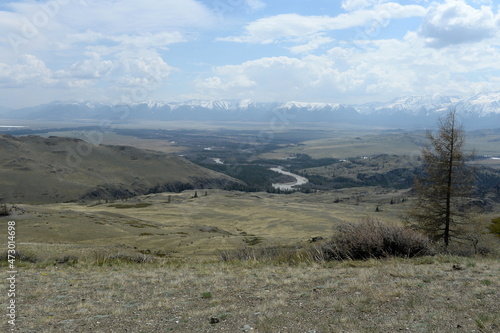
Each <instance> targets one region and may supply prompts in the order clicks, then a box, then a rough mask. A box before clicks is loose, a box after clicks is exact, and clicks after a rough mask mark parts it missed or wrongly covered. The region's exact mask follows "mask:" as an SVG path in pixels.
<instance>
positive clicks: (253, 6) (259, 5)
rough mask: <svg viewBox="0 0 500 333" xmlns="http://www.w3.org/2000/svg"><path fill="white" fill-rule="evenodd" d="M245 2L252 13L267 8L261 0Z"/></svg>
mask: <svg viewBox="0 0 500 333" xmlns="http://www.w3.org/2000/svg"><path fill="white" fill-rule="evenodd" d="M245 2H246V3H247V6H248V7H249V8H250V10H252V11H258V10H261V9H264V8H265V7H266V6H267V5H266V3H265V2H263V1H261V0H245Z"/></svg>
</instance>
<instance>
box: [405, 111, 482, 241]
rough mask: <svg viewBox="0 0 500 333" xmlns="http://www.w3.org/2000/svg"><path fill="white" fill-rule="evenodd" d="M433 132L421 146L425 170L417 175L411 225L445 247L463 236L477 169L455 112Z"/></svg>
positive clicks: (410, 215) (450, 113) (449, 113)
mask: <svg viewBox="0 0 500 333" xmlns="http://www.w3.org/2000/svg"><path fill="white" fill-rule="evenodd" d="M438 125H439V130H438V132H437V133H436V134H435V135H434V134H432V133H431V132H430V131H427V134H426V137H427V140H428V143H427V144H426V145H425V146H424V148H423V149H422V161H423V173H422V175H421V176H418V177H416V179H415V185H414V189H415V191H416V193H417V197H416V199H415V200H414V203H413V205H412V207H411V208H410V211H409V219H408V222H409V224H410V226H411V227H413V228H415V229H418V230H420V231H422V232H423V233H425V234H427V235H428V236H429V237H431V238H432V239H434V240H435V241H442V242H443V243H444V247H445V249H447V248H448V245H449V243H450V241H451V240H452V239H457V240H458V239H463V236H465V233H466V231H465V230H466V229H467V228H466V226H467V224H469V223H471V220H470V218H469V217H468V208H467V202H468V201H469V200H470V198H471V196H472V195H473V192H474V172H473V170H472V168H470V167H469V166H467V164H466V162H467V161H469V160H470V159H471V158H472V157H473V153H472V154H466V153H465V152H464V145H465V131H464V129H463V126H462V124H460V123H459V122H458V120H457V115H456V111H450V112H448V113H447V114H446V116H444V117H442V118H440V119H439V122H438Z"/></svg>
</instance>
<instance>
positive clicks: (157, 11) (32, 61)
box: [0, 0, 500, 108]
mask: <svg viewBox="0 0 500 333" xmlns="http://www.w3.org/2000/svg"><path fill="white" fill-rule="evenodd" d="M499 28H500V1H491V0H438V1H429V0H406V1H390V0H389V1H387V0H343V1H332V0H276V1H271V0H141V1H137V0H39V1H35V0H17V1H9V0H6V1H3V2H1V3H0V106H3V107H8V108H20V107H27V106H34V105H38V104H42V103H48V102H51V101H54V100H63V101H66V100H90V101H99V102H105V103H112V104H117V103H138V102H143V101H147V100H155V101H167V102H174V101H176V102H181V101H186V100H190V99H235V100H240V99H252V100H255V101H260V102H285V101H299V102H331V103H346V104H360V103H366V102H372V101H388V100H390V99H392V98H395V97H398V96H406V95H434V94H442V95H453V96H469V95H474V94H477V93H480V92H491V91H499V90H500V61H499V59H500V29H499Z"/></svg>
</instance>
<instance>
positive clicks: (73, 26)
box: [0, 0, 259, 98]
mask: <svg viewBox="0 0 500 333" xmlns="http://www.w3.org/2000/svg"><path fill="white" fill-rule="evenodd" d="M252 4H253V5H254V7H255V8H257V7H258V6H259V3H258V2H253V3H252ZM4 8H7V9H6V10H0V87H1V88H2V89H3V93H4V94H6V96H7V95H8V96H10V95H11V93H10V91H11V90H12V89H18V90H21V89H28V90H29V89H35V87H36V88H37V89H39V90H40V91H45V92H47V89H51V91H55V90H58V91H59V93H60V94H61V95H64V96H70V95H78V94H81V95H90V96H92V93H96V92H97V91H98V92H99V95H107V96H120V95H121V93H122V92H123V91H131V90H133V89H135V90H140V89H143V90H146V91H148V92H151V91H153V90H154V89H157V88H159V87H161V86H162V84H163V83H164V82H165V81H166V80H168V79H169V78H170V75H171V74H172V73H173V72H175V71H177V69H176V68H174V67H172V66H170V65H169V64H168V63H167V62H166V61H165V60H164V59H163V56H162V53H164V52H165V51H166V50H168V48H169V47H170V46H171V45H173V44H178V43H186V42H188V41H191V40H196V38H197V31H199V32H202V31H203V30H204V29H208V28H211V27H213V26H214V24H215V23H216V20H215V15H214V14H213V13H212V12H211V11H210V9H208V8H207V7H206V6H205V5H203V4H202V3H201V2H199V1H195V0H183V1H182V2H181V1H177V0H164V1H156V0H143V1H135V0H106V1H100V0H85V1H80V0H64V1H63V0H44V1H30V0H20V1H13V2H9V3H8V4H7V5H6V6H5V7H4ZM82 88H85V92H84V91H82ZM7 89H10V91H9V92H7ZM78 90H80V91H78ZM28 95H30V96H31V95H32V94H31V93H29V94H28ZM111 98H113V97H111Z"/></svg>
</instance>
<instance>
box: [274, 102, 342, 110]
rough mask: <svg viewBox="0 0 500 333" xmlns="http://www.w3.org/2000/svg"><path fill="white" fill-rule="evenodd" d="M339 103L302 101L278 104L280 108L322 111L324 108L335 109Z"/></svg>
mask: <svg viewBox="0 0 500 333" xmlns="http://www.w3.org/2000/svg"><path fill="white" fill-rule="evenodd" d="M339 106H340V104H334V103H304V102H287V103H284V104H282V105H280V106H279V108H280V109H289V110H290V109H305V110H307V111H318V110H321V111H324V110H325V109H330V110H335V109H337V108H338V107H339Z"/></svg>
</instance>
